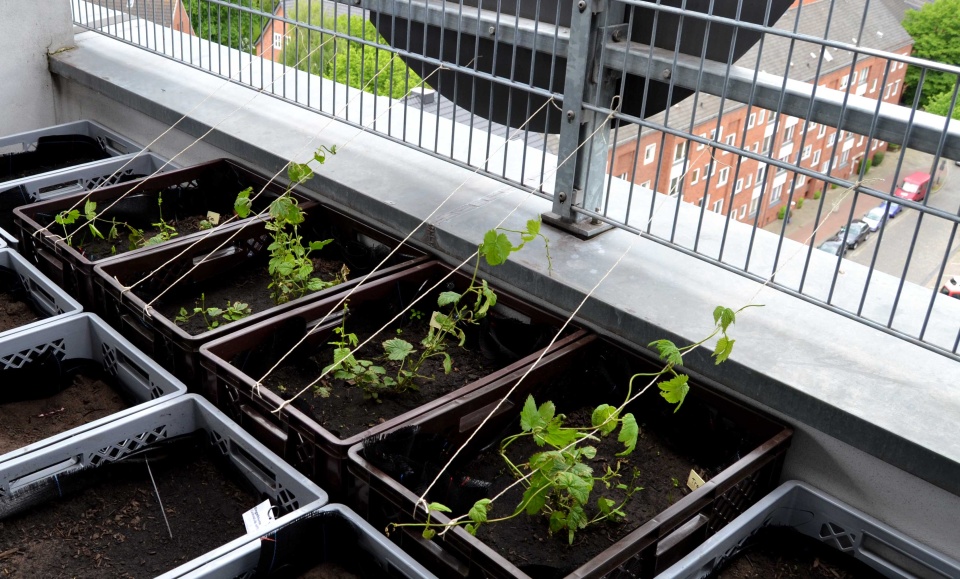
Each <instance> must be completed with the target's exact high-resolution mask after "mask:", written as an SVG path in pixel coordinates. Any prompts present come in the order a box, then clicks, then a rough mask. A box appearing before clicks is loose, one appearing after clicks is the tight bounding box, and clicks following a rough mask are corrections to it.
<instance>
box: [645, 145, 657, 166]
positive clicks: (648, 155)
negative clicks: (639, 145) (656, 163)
mask: <svg viewBox="0 0 960 579" xmlns="http://www.w3.org/2000/svg"><path fill="white" fill-rule="evenodd" d="M656 154H657V144H656V143H654V144H652V145H647V148H646V149H644V150H643V164H644V165H649V164H650V163H652V162H653V157H654V156H656Z"/></svg>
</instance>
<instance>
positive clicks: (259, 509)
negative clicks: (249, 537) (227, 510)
mask: <svg viewBox="0 0 960 579" xmlns="http://www.w3.org/2000/svg"><path fill="white" fill-rule="evenodd" d="M273 518H274V517H273V507H272V506H270V500H269V499H267V500H265V501H263V502H262V503H260V504H259V505H257V506H255V507H253V508H252V509H250V510H249V511H247V512H245V513H243V526H244V527H246V528H247V533H258V532H260V529H261V528H262V527H265V526H266V525H267V524H269V523H270V521H272V520H273Z"/></svg>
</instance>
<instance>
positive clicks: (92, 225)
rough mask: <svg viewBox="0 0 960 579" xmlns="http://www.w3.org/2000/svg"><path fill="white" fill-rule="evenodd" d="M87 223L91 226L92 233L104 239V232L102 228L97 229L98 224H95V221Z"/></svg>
mask: <svg viewBox="0 0 960 579" xmlns="http://www.w3.org/2000/svg"><path fill="white" fill-rule="evenodd" d="M87 225H88V227H90V233H92V234H93V235H94V236H95V237H99V238H100V239H103V234H102V233H100V230H99V229H97V226H96V225H94V224H93V223H88V224H87Z"/></svg>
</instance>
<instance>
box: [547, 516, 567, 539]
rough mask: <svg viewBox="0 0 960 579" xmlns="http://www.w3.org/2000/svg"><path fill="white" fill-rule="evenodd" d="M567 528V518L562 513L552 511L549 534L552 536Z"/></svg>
mask: <svg viewBox="0 0 960 579" xmlns="http://www.w3.org/2000/svg"><path fill="white" fill-rule="evenodd" d="M566 527H567V516H566V515H565V514H564V513H563V512H562V511H553V512H552V513H551V514H550V534H551V535H552V534H554V533H556V532H558V531H560V530H561V529H565V528H566Z"/></svg>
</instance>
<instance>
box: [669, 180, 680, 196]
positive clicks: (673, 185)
mask: <svg viewBox="0 0 960 579" xmlns="http://www.w3.org/2000/svg"><path fill="white" fill-rule="evenodd" d="M679 187H680V177H673V178H672V179H670V196H671V197H676V196H677V189H678V188H679Z"/></svg>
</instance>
